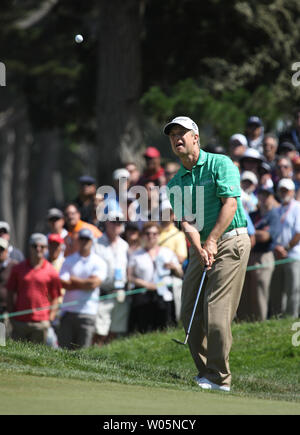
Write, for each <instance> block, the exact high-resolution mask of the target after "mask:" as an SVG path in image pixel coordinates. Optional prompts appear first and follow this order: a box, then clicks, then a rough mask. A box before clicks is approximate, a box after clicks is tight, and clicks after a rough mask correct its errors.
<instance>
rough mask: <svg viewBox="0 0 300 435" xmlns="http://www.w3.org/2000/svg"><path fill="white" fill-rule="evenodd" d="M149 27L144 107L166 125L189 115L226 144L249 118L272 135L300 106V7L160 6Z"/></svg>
mask: <svg viewBox="0 0 300 435" xmlns="http://www.w3.org/2000/svg"><path fill="white" fill-rule="evenodd" d="M145 23H146V37H145V38H144V42H143V44H144V50H143V53H144V59H143V66H144V78H145V81H144V84H145V89H144V90H145V94H144V96H143V99H142V104H143V106H144V107H145V109H146V111H147V113H148V114H151V116H152V117H153V118H154V119H155V120H156V121H157V122H158V123H161V122H163V120H165V119H169V118H170V117H172V116H173V115H175V114H177V115H178V114H182V113H186V114H189V115H190V116H193V117H195V118H196V119H197V120H198V122H199V124H200V125H202V126H203V127H207V125H208V124H209V125H210V126H211V128H210V129H209V134H214V135H215V136H217V137H218V139H219V140H221V141H222V142H223V143H224V142H225V143H226V141H227V140H228V137H229V135H230V134H232V133H234V132H236V131H241V132H242V131H243V129H244V126H245V120H246V118H247V117H248V116H250V115H252V114H257V115H259V116H261V117H262V118H263V119H264V121H265V124H266V127H267V129H271V128H275V122H276V120H278V118H279V117H282V116H283V117H285V116H288V115H289V114H291V112H292V110H293V108H294V106H295V105H297V104H299V103H300V101H299V97H300V91H299V88H295V87H293V86H292V83H291V78H292V74H293V72H292V69H291V68H292V64H293V63H294V62H297V61H300V33H299V28H300V2H299V1H297V0H291V1H286V0H276V1H266V0H265V1H248V2H242V1H236V0H229V1H226V2H222V1H220V0H219V1H218V0H214V1H213V0H211V1H207V2H196V1H192V0H181V1H176V0H173V1H168V2H159V1H158V0H157V1H152V2H151V4H149V3H148V9H147V10H146V15H145ZM153 29H155V30H154V31H153ZM150 34H151V36H152V37H153V39H154V40H155V41H156V43H155V44H152V43H151V38H150ZM150 71H151V74H150ZM187 77H188V78H187ZM206 130H207V129H206ZM204 134H205V133H204Z"/></svg>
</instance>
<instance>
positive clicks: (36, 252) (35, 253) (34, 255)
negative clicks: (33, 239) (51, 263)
mask: <svg viewBox="0 0 300 435" xmlns="http://www.w3.org/2000/svg"><path fill="white" fill-rule="evenodd" d="M46 249H47V246H46V245H42V244H41V243H35V244H33V245H30V250H29V255H30V258H31V259H32V260H33V261H39V260H41V259H42V258H44V256H45V252H46Z"/></svg>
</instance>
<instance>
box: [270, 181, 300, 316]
mask: <svg viewBox="0 0 300 435" xmlns="http://www.w3.org/2000/svg"><path fill="white" fill-rule="evenodd" d="M277 195H278V197H279V199H280V202H281V206H280V207H278V208H277V209H274V210H272V212H271V215H270V217H271V219H270V234H271V235H272V250H273V251H274V255H275V258H276V260H286V262H284V263H283V264H278V265H277V266H276V268H275V271H274V274H273V277H272V283H271V296H270V310H271V315H279V314H285V315H289V316H292V317H295V318H297V317H298V316H299V310H300V203H299V201H296V200H295V198H294V196H295V184H294V182H293V180H291V179H289V178H282V179H281V180H280V181H279V183H278V186H277Z"/></svg>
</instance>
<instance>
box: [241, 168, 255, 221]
mask: <svg viewBox="0 0 300 435" xmlns="http://www.w3.org/2000/svg"><path fill="white" fill-rule="evenodd" d="M257 186H258V178H257V176H256V175H255V174H254V172H252V171H244V172H243V173H242V174H241V188H242V192H241V200H242V204H243V207H244V209H245V210H246V211H247V212H248V213H251V212H253V211H255V210H256V208H257V196H256V194H255V191H256V189H257Z"/></svg>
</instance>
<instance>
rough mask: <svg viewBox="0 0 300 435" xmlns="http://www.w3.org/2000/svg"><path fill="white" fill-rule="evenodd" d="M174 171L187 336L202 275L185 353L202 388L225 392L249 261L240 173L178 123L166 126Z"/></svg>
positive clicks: (188, 124) (187, 122) (172, 194)
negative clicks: (185, 243) (184, 245)
mask: <svg viewBox="0 0 300 435" xmlns="http://www.w3.org/2000/svg"><path fill="white" fill-rule="evenodd" d="M164 133H165V134H167V135H168V136H169V139H170V142H171V146H172V150H173V152H174V154H175V155H176V156H177V157H179V158H180V160H181V168H180V169H179V171H178V172H177V174H176V175H175V176H174V177H173V178H172V179H171V180H170V181H169V183H168V193H169V199H170V202H171V204H172V207H173V210H174V212H175V215H176V217H177V218H178V219H179V220H181V226H182V229H183V231H184V232H185V234H186V236H187V238H188V239H189V241H190V242H191V248H190V252H189V265H188V268H187V271H186V273H185V277H184V282H183V288H182V304H181V318H182V321H183V325H184V328H185V330H187V327H188V324H189V321H190V318H191V314H192V310H193V308H194V303H195V299H196V295H197V292H198V289H199V285H200V281H201V276H202V273H203V269H204V266H206V267H207V269H208V271H207V275H206V280H205V284H204V287H203V290H202V292H201V296H200V300H199V303H198V306H197V311H196V314H195V317H194V321H193V326H192V329H191V332H190V336H189V342H188V343H189V347H190V351H191V354H192V357H193V359H194V362H195V364H196V367H197V369H198V376H196V378H195V380H196V382H197V383H198V385H199V386H200V387H201V388H203V389H215V390H222V391H230V385H231V373H230V368H229V352H230V348H231V344H232V335H231V323H232V321H233V318H234V316H235V313H236V310H237V307H238V304H239V301H240V296H241V292H242V288H243V283H244V279H245V273H246V268H247V263H248V258H249V254H250V239H249V236H248V233H247V220H246V217H245V215H244V211H243V207H242V203H241V199H240V194H241V190H240V174H239V171H238V169H237V167H236V166H235V165H234V164H233V163H232V161H231V160H230V158H229V157H227V156H225V155H220V154H211V153H207V152H205V151H203V150H201V149H200V140H199V130H198V126H197V124H196V123H195V122H194V121H193V120H192V119H190V118H188V117H186V116H179V117H177V118H175V119H173V120H172V121H171V122H170V123H168V124H167V125H166V126H165V128H164Z"/></svg>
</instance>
